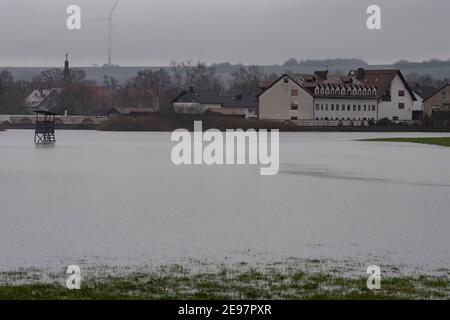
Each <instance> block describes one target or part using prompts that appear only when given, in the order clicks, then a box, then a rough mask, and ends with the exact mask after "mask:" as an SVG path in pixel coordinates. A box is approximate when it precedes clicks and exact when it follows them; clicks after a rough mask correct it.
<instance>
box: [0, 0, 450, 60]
mask: <svg viewBox="0 0 450 320" xmlns="http://www.w3.org/2000/svg"><path fill="white" fill-rule="evenodd" d="M70 4H78V5H79V6H81V8H82V30H81V31H68V30H67V29H66V27H65V21H66V19H67V14H66V8H67V7H68V6H69V5H70ZM113 4H114V0H69V1H67V0H0V41H1V44H0V66H59V65H61V60H62V59H63V58H64V54H65V52H66V51H68V52H69V53H70V56H71V61H72V63H73V65H76V66H91V65H92V64H94V63H97V64H103V63H106V60H107V27H106V24H105V23H102V22H96V21H90V20H89V19H95V18H102V17H105V16H107V15H108V12H109V10H110V9H111V7H112V5H113ZM370 4H378V5H380V6H381V8H382V27H383V30H379V31H369V30H367V28H366V19H367V15H366V9H367V7H368V6H369V5H370ZM449 12H450V1H449V0H369V1H368V0H321V1H318V0H121V2H120V3H119V5H118V7H117V9H116V12H115V14H114V23H115V25H116V29H117V33H116V34H114V36H113V49H114V50H113V63H116V64H120V65H131V66H136V65H139V66H147V65H168V64H169V62H170V61H172V60H188V59H193V60H201V61H205V62H208V63H212V62H223V61H229V62H232V63H236V62H242V63H245V64H253V63H256V64H274V63H282V62H284V61H285V60H286V59H288V58H290V57H295V58H297V59H308V58H310V59H321V58H338V57H341V58H353V57H355V58H362V59H365V60H367V61H368V62H370V63H373V64H378V63H390V62H394V61H396V60H399V59H410V60H422V59H429V58H441V59H448V58H450V41H449V31H450V19H448V14H449Z"/></svg>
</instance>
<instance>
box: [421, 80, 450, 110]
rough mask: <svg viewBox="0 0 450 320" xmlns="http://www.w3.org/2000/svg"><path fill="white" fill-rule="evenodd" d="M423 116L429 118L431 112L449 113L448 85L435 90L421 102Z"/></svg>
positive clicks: (449, 90)
mask: <svg viewBox="0 0 450 320" xmlns="http://www.w3.org/2000/svg"><path fill="white" fill-rule="evenodd" d="M423 111H424V115H427V116H428V117H431V116H432V114H433V112H449V111H450V84H446V85H445V86H443V87H442V88H440V89H439V90H437V91H436V92H435V93H434V94H433V95H432V96H430V97H428V98H427V99H426V100H424V102H423Z"/></svg>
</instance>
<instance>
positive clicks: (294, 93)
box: [291, 89, 298, 97]
mask: <svg viewBox="0 0 450 320" xmlns="http://www.w3.org/2000/svg"><path fill="white" fill-rule="evenodd" d="M291 97H298V89H292V90H291Z"/></svg>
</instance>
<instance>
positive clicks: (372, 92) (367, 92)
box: [315, 87, 377, 96]
mask: <svg viewBox="0 0 450 320" xmlns="http://www.w3.org/2000/svg"><path fill="white" fill-rule="evenodd" d="M315 94H317V95H318V94H321V95H332V96H333V95H341V96H345V95H348V96H376V95H377V90H376V89H370V88H368V89H366V88H364V89H361V88H359V89H357V88H353V89H351V88H347V89H346V88H342V89H339V88H336V89H335V88H331V89H330V88H328V87H327V88H324V87H322V88H319V87H316V89H315Z"/></svg>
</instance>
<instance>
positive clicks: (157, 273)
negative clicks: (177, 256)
mask: <svg viewBox="0 0 450 320" xmlns="http://www.w3.org/2000/svg"><path fill="white" fill-rule="evenodd" d="M0 276H2V278H5V276H7V277H8V278H9V279H10V281H12V282H14V279H15V278H16V280H17V279H19V280H20V278H21V277H24V273H23V271H21V272H17V273H14V272H13V273H9V274H6V275H5V274H3V275H0ZM53 280H54V282H39V281H32V283H29V284H17V285H0V299H38V300H42V299H44V300H45V299H64V300H66V299H70V300H77V299H83V300H99V299H135V300H138V299H163V300H167V299H188V300H196V299H225V300H230V299H244V300H245V299H327V300H328V299H449V297H450V279H449V278H448V272H447V275H441V276H405V277H388V276H386V277H383V278H382V282H381V287H382V289H381V290H378V291H370V290H368V289H367V287H366V281H367V277H366V276H363V275H362V274H360V275H359V276H356V277H348V276H342V275H341V276H339V275H337V274H335V273H333V272H331V273H325V272H309V271H305V270H302V269H299V268H286V269H284V270H283V271H281V270H280V269H276V268H275V269H270V268H269V269H265V270H259V269H258V270H257V269H253V268H245V267H243V268H229V267H227V268H223V269H219V270H216V271H201V272H191V271H188V270H186V269H184V267H183V266H181V265H172V266H167V267H163V268H160V269H158V270H142V271H135V272H131V273H129V274H127V275H119V274H110V275H108V276H104V277H99V276H92V277H91V276H89V277H86V278H83V282H82V288H81V290H75V291H70V290H68V289H66V288H65V287H64V280H63V279H59V280H56V279H53Z"/></svg>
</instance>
